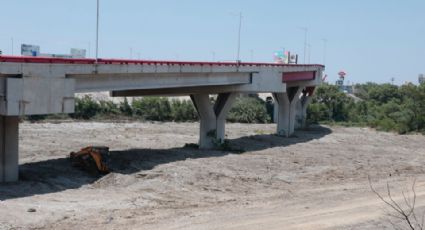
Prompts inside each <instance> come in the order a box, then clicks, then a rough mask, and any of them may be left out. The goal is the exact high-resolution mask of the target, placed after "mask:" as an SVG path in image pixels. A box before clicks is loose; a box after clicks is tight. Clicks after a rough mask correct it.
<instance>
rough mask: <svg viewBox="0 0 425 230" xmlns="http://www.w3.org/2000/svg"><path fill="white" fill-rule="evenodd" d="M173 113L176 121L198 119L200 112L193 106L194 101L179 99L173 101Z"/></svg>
mask: <svg viewBox="0 0 425 230" xmlns="http://www.w3.org/2000/svg"><path fill="white" fill-rule="evenodd" d="M171 115H172V117H173V120H174V121H196V120H198V113H197V112H196V109H195V107H194V106H193V103H192V101H189V100H177V99H174V100H172V101H171Z"/></svg>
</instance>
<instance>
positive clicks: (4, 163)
mask: <svg viewBox="0 0 425 230" xmlns="http://www.w3.org/2000/svg"><path fill="white" fill-rule="evenodd" d="M18 137H19V117H15V116H14V117H9V116H8V117H6V116H0V183H1V182H14V181H18V174H19V170H18V161H19V155H18V141H19V138H18Z"/></svg>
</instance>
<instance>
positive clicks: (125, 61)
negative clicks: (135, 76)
mask: <svg viewBox="0 0 425 230" xmlns="http://www.w3.org/2000/svg"><path fill="white" fill-rule="evenodd" d="M0 62H12V63H51V64H96V63H97V64H111V65H112V64H119V65H187V66H191V65H201V66H204V65H209V66H213V65H214V66H277V67H278V66H307V67H324V66H323V65H318V64H311V65H294V64H276V63H261V62H193V61H155V60H129V59H103V58H102V59H98V60H97V62H96V59H91V58H50V57H26V56H5V55H0Z"/></svg>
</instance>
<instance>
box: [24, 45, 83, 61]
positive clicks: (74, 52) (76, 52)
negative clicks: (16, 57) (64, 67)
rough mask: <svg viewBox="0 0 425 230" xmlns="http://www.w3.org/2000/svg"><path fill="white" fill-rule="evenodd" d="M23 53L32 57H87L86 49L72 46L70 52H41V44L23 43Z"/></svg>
mask: <svg viewBox="0 0 425 230" xmlns="http://www.w3.org/2000/svg"><path fill="white" fill-rule="evenodd" d="M21 55H22V56H31V57H53V58H85V57H86V50H85V49H75V48H72V49H71V52H70V54H47V53H41V52H40V46H38V45H28V44H22V45H21Z"/></svg>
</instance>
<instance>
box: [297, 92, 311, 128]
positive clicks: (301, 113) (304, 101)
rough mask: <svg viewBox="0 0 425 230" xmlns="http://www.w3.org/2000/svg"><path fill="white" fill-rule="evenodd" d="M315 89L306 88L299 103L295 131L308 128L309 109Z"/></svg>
mask: <svg viewBox="0 0 425 230" xmlns="http://www.w3.org/2000/svg"><path fill="white" fill-rule="evenodd" d="M314 90H315V87H306V88H305V89H304V90H303V91H302V93H301V97H300V100H299V101H298V103H297V115H296V118H295V121H296V123H295V129H305V128H306V126H307V108H308V105H309V104H310V103H311V100H312V99H313V94H314Z"/></svg>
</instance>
